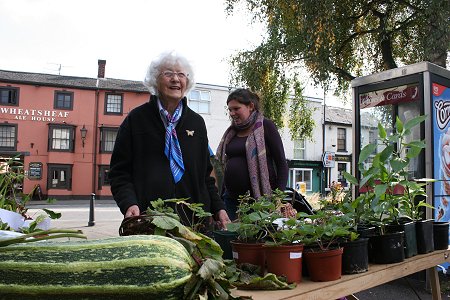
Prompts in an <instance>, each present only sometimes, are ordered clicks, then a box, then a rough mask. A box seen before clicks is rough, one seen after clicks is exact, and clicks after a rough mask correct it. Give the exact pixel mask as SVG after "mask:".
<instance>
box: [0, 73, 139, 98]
mask: <svg viewBox="0 0 450 300" xmlns="http://www.w3.org/2000/svg"><path fill="white" fill-rule="evenodd" d="M97 80H98V88H99V89H103V90H114V91H132V92H147V93H148V90H147V88H146V87H145V86H144V85H143V84H142V82H141V81H133V80H123V79H114V78H99V79H97V78H87V77H75V76H65V75H54V74H41V73H29V72H16V71H5V70H0V81H1V82H8V83H21V84H32V85H43V86H56V87H66V88H78V89H94V90H95V89H97Z"/></svg>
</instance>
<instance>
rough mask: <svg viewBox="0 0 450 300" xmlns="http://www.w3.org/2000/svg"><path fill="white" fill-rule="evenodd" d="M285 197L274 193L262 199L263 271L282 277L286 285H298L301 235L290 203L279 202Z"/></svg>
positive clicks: (277, 192) (301, 249)
mask: <svg viewBox="0 0 450 300" xmlns="http://www.w3.org/2000/svg"><path fill="white" fill-rule="evenodd" d="M285 198H286V193H284V192H281V191H279V190H276V191H274V193H273V194H272V195H270V196H265V197H264V199H263V201H267V202H268V203H267V205H266V206H265V207H266V209H267V208H268V210H266V214H265V215H266V216H267V218H265V220H264V222H261V225H262V226H263V228H264V230H265V232H267V236H266V241H265V245H264V248H265V253H266V265H267V272H269V273H273V274H275V275H277V276H283V277H285V278H286V281H287V282H288V283H293V282H297V283H299V282H301V280H302V256H303V244H302V239H303V234H302V230H301V229H300V227H299V226H298V225H299V221H298V219H297V214H296V211H295V210H293V209H292V207H290V204H286V203H283V200H284V199H285Z"/></svg>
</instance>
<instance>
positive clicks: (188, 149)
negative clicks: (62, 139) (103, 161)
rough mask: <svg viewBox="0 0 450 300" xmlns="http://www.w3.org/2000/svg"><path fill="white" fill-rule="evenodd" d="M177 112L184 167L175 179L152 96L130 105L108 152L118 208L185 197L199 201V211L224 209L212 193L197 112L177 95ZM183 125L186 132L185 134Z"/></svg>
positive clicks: (214, 191)
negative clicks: (179, 110)
mask: <svg viewBox="0 0 450 300" xmlns="http://www.w3.org/2000/svg"><path fill="white" fill-rule="evenodd" d="M182 101H183V105H184V106H183V113H182V115H181V117H180V120H179V122H178V124H177V126H176V132H177V136H178V140H179V142H180V147H181V152H182V154H183V162H184V166H185V173H184V175H183V177H182V178H181V180H180V181H179V182H178V183H176V184H175V182H174V180H173V176H172V173H171V171H170V167H169V160H168V159H167V157H166V156H165V154H164V144H165V133H166V129H165V127H164V124H163V121H162V120H161V117H160V114H159V111H158V105H157V99H156V96H151V97H150V101H149V102H148V103H145V104H143V105H141V106H139V107H137V108H135V109H133V110H132V111H131V112H130V113H129V115H128V116H127V117H126V118H125V120H124V121H123V123H122V124H121V126H120V128H119V132H118V134H117V138H116V142H115V145H114V151H113V154H112V157H111V168H110V172H109V180H110V183H111V191H112V194H113V196H114V199H115V200H116V202H117V205H118V206H119V207H120V210H121V211H122V213H123V214H125V212H126V211H127V209H128V208H129V207H130V206H131V205H134V204H137V205H138V206H139V208H140V210H141V212H144V211H145V210H146V209H147V208H148V207H149V205H150V201H153V200H156V199H158V198H161V199H171V198H190V199H189V202H195V203H203V204H204V205H203V209H204V210H205V211H208V212H211V213H213V214H214V213H216V212H217V211H219V210H220V209H224V204H223V201H222V200H221V199H220V198H219V196H218V194H217V188H216V186H215V181H214V178H212V177H210V174H211V170H212V165H211V162H210V158H209V151H208V137H207V132H206V126H205V122H204V120H203V118H202V117H201V116H200V115H199V114H197V113H195V112H194V111H192V110H191V109H190V108H189V107H188V106H187V103H186V98H183V100H182ZM188 131H189V133H190V134H188Z"/></svg>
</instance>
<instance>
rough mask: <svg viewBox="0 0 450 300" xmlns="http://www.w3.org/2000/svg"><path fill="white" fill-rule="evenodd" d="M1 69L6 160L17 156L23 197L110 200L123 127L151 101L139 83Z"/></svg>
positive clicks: (1, 141) (0, 129)
mask: <svg viewBox="0 0 450 300" xmlns="http://www.w3.org/2000/svg"><path fill="white" fill-rule="evenodd" d="M105 65H106V61H105V60H99V61H98V78H83V77H73V76H62V75H50V74H37V73H26V72H14V71H2V70H0V112H1V114H0V158H1V160H2V161H4V160H5V159H8V158H11V157H15V156H17V157H18V159H19V160H20V161H21V162H22V164H23V170H24V172H25V175H26V179H25V181H24V182H23V191H24V193H29V192H31V191H32V190H33V188H34V187H35V186H36V185H39V186H40V188H41V191H42V194H43V195H44V196H48V197H49V198H57V199H77V198H83V199H86V198H88V197H90V196H91V193H95V194H96V195H97V196H98V197H97V198H111V191H110V188H109V184H108V180H107V173H108V171H109V161H110V157H111V152H112V148H113V145H114V141H115V138H116V134H117V130H118V127H119V125H120V124H121V123H122V121H123V119H124V118H125V116H126V115H127V113H128V112H129V111H130V110H131V109H133V108H134V107H136V106H138V105H140V104H142V103H144V102H146V101H148V99H149V92H148V90H147V89H146V88H145V87H144V85H143V84H142V83H141V82H139V81H130V80H120V79H111V78H105Z"/></svg>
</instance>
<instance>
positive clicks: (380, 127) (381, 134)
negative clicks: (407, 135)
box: [378, 123, 387, 139]
mask: <svg viewBox="0 0 450 300" xmlns="http://www.w3.org/2000/svg"><path fill="white" fill-rule="evenodd" d="M378 136H379V137H380V138H381V139H385V138H386V136H387V134H386V129H384V127H383V125H381V123H378Z"/></svg>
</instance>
